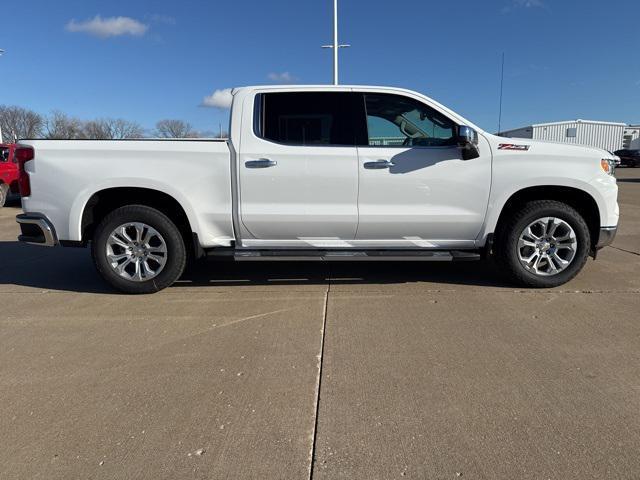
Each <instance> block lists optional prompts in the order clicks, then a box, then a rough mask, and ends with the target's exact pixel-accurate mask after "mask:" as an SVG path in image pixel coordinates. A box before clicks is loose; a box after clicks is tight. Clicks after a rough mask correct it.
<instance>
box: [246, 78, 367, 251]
mask: <svg viewBox="0 0 640 480" xmlns="http://www.w3.org/2000/svg"><path fill="white" fill-rule="evenodd" d="M249 100H250V101H253V105H252V106H249V108H251V107H252V108H253V112H254V117H253V128H251V126H245V125H243V127H242V132H243V134H242V135H243V136H242V141H241V145H240V151H239V155H238V159H239V163H238V180H239V182H238V183H239V190H240V207H239V212H240V219H241V228H242V229H243V232H242V239H243V240H242V245H243V246H265V247H270V246H301V247H304V246H315V247H317V246H327V247H332V246H333V247H339V246H345V242H346V241H349V240H353V239H354V238H355V234H356V228H357V224H358V205H357V201H358V154H357V149H356V146H355V145H356V141H357V139H356V137H357V135H358V134H357V132H356V131H355V126H356V125H360V124H359V123H358V122H356V121H355V119H354V115H355V114H354V110H353V109H354V108H355V107H356V106H357V107H359V110H358V112H357V113H358V114H359V115H360V114H362V112H363V107H362V101H361V100H362V97H361V96H360V95H357V94H353V93H351V92H349V91H348V90H345V91H331V92H326V91H324V92H323V91H309V92H300V91H293V92H286V91H285V92H269V91H266V92H264V93H260V94H258V95H257V96H256V97H255V99H251V98H249V99H248V101H249ZM244 108H245V109H246V108H247V105H246V104H245V106H244ZM243 118H244V119H246V118H247V117H246V116H244V117H243ZM363 136H364V132H361V133H360V139H362V137H363Z"/></svg>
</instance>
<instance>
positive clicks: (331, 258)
mask: <svg viewBox="0 0 640 480" xmlns="http://www.w3.org/2000/svg"><path fill="white" fill-rule="evenodd" d="M207 255H208V256H212V257H227V258H229V257H231V258H233V259H234V260H236V261H239V262H255V261H285V262H296V261H300V262H309V261H319V262H339V261H346V262H354V261H359V260H362V261H368V262H371V261H386V262H403V261H405V262H406V261H408V262H451V261H473V260H480V258H481V256H480V254H479V253H477V252H474V251H464V250H212V251H209V252H207Z"/></svg>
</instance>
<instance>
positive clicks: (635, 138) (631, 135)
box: [622, 125, 640, 150]
mask: <svg viewBox="0 0 640 480" xmlns="http://www.w3.org/2000/svg"><path fill="white" fill-rule="evenodd" d="M622 148H628V149H631V150H640V125H629V126H628V127H627V128H625V129H624V138H623V146H622Z"/></svg>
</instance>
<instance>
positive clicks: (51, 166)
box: [21, 139, 233, 247]
mask: <svg viewBox="0 0 640 480" xmlns="http://www.w3.org/2000/svg"><path fill="white" fill-rule="evenodd" d="M21 143H22V144H24V145H30V146H32V147H33V148H34V149H35V152H36V155H35V161H33V162H29V163H28V164H27V171H28V172H29V173H30V178H31V195H30V196H29V197H26V198H23V199H22V202H23V208H24V210H25V211H30V212H38V213H42V214H43V215H46V216H47V217H48V218H49V219H51V220H52V222H53V223H54V225H56V228H57V232H56V234H57V236H58V238H59V239H60V240H68V241H79V240H80V239H81V223H82V212H83V210H84V208H85V206H86V204H87V202H88V201H89V200H90V199H91V197H92V196H93V195H95V194H97V193H99V192H101V191H104V190H107V189H112V188H143V189H150V190H156V191H159V192H163V193H165V194H167V195H170V196H172V197H173V198H174V199H175V200H176V201H177V202H178V203H179V204H180V205H181V206H182V207H183V208H184V210H185V213H186V214H187V217H188V218H189V222H190V224H191V226H192V228H193V230H194V232H195V233H197V234H198V237H199V240H200V243H201V245H202V246H203V247H215V246H228V245H230V244H231V241H232V240H233V222H232V207H231V156H230V151H229V145H228V143H227V142H226V141H225V140H222V139H175V140H174V139H169V140H165V139H141V140H22V141H21Z"/></svg>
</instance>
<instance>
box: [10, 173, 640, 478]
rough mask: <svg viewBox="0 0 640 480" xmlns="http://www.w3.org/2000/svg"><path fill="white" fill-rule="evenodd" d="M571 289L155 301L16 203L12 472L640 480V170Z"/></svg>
mask: <svg viewBox="0 0 640 480" xmlns="http://www.w3.org/2000/svg"><path fill="white" fill-rule="evenodd" d="M618 176H619V179H620V181H619V185H620V188H621V193H620V204H621V209H622V222H621V227H620V232H619V234H618V237H617V238H616V241H615V243H614V246H613V247H612V248H607V249H605V250H604V251H602V252H601V254H600V255H599V258H598V260H597V261H596V262H593V261H591V260H590V261H589V262H588V263H587V266H586V267H585V269H584V271H583V272H582V273H581V274H580V275H579V276H578V277H577V278H576V279H575V280H573V281H572V282H570V283H569V284H567V285H564V286H562V287H559V288H557V289H551V290H542V291H541V290H536V291H533V290H527V291H523V290H520V289H516V288H514V287H513V286H511V285H509V284H507V283H505V281H504V279H503V278H502V277H501V276H500V274H499V272H496V271H495V270H494V269H493V268H492V267H491V266H490V265H487V264H482V263H480V264H478V263H471V264H453V265H447V264H406V263H401V264H360V263H354V264H333V265H329V264H318V263H302V264H257V265H256V264H254V265H251V264H238V265H235V264H232V263H228V264H227V263H209V264H205V265H200V266H198V267H197V268H195V269H193V270H192V271H190V272H188V273H187V274H186V275H185V277H184V278H183V279H182V280H181V281H180V282H179V283H178V284H177V285H176V286H175V287H173V288H170V289H168V290H165V291H163V292H161V293H159V294H156V295H152V296H144V297H127V296H122V295H118V294H114V293H112V292H111V291H110V290H109V289H108V288H107V287H106V286H105V285H104V284H103V283H102V282H101V280H100V279H99V278H98V276H97V274H96V273H95V272H94V270H93V266H92V264H91V261H90V259H89V255H88V251H85V250H75V249H44V248H38V247H29V246H25V245H19V244H18V243H17V242H16V241H15V237H16V235H17V230H18V229H17V226H16V225H15V223H14V219H13V217H14V216H15V214H16V213H17V211H18V209H17V208H11V207H9V208H5V209H2V210H0V299H1V301H2V309H1V313H0V400H1V402H0V405H1V407H0V478H2V479H5V478H7V479H13V478H16V479H22V478H47V479H58V478H59V479H68V478H96V479H97V478H149V479H159V478H167V479H169V478H171V479H175V478H198V479H199V478H203V479H204V478H292V479H299V478H308V477H309V475H310V474H312V475H313V477H314V478H434V479H440V478H442V479H447V478H459V477H462V478H473V479H475V478H486V479H496V478H509V479H512V478H532V479H533V478H560V479H566V478H576V479H585V478H638V477H640V456H638V454H637V452H638V451H640V419H639V418H638V415H637V412H638V411H640V383H639V382H640V381H639V380H638V379H640V348H639V347H640V321H639V320H638V318H640V317H639V315H638V312H639V311H640V275H639V272H640V169H636V170H631V169H624V170H623V169H621V170H619V171H618Z"/></svg>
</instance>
